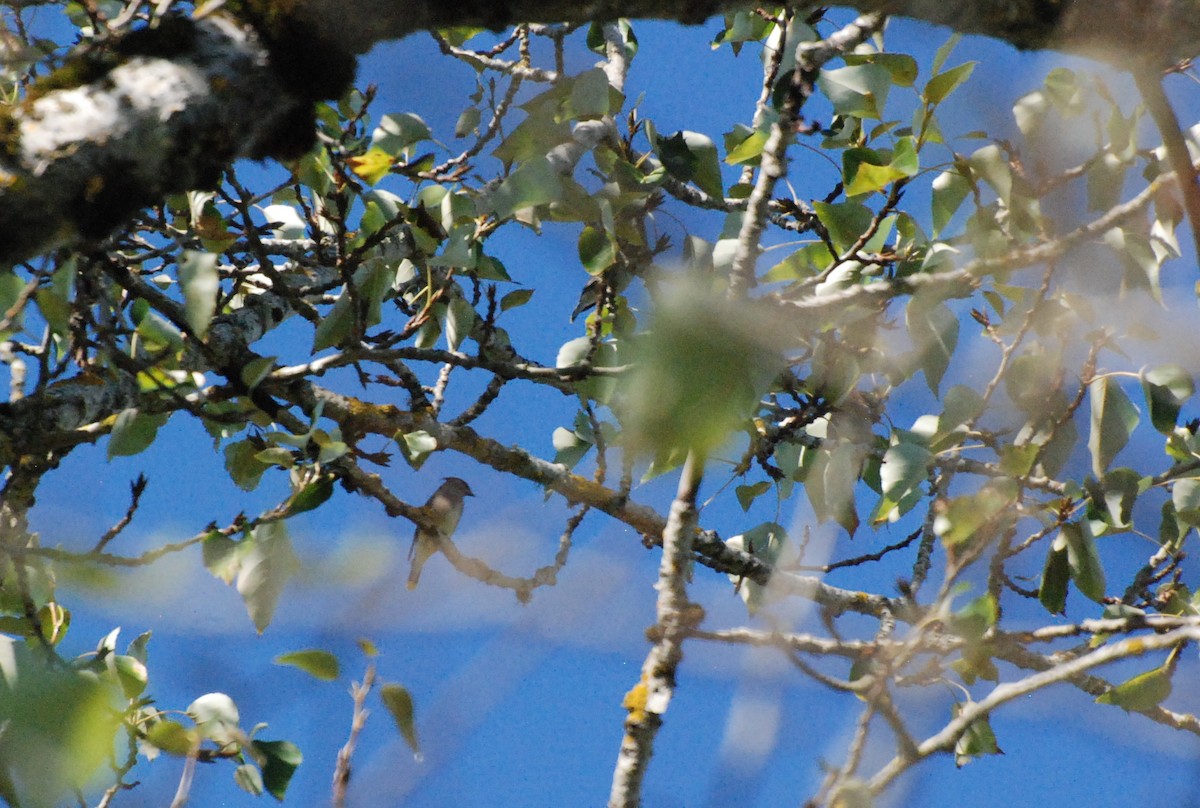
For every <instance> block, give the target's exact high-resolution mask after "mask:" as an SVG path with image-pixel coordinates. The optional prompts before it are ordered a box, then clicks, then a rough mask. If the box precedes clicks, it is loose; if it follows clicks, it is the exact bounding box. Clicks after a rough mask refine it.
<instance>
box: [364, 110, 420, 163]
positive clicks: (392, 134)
mask: <svg viewBox="0 0 1200 808" xmlns="http://www.w3.org/2000/svg"><path fill="white" fill-rule="evenodd" d="M432 137H433V133H432V132H430V130H429V126H428V125H427V124H426V123H425V121H423V120H421V118H420V117H419V116H417V115H413V114H412V113H410V112H404V113H399V114H393V115H384V116H383V117H382V118H380V119H379V125H378V126H377V127H375V131H374V132H373V133H372V134H371V148H372V149H379V150H380V151H382V152H384V153H385V154H386V155H389V156H391V157H395V156H397V155H398V154H400V153H401V152H403V151H404V150H405V149H407V148H408V147H409V146H412V145H413V144H415V143H419V142H421V141H422V140H429V139H431V138H432Z"/></svg>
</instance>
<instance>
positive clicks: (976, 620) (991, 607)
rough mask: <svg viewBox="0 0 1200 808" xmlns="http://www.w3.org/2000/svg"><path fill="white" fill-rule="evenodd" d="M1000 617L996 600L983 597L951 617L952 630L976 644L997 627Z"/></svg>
mask: <svg viewBox="0 0 1200 808" xmlns="http://www.w3.org/2000/svg"><path fill="white" fill-rule="evenodd" d="M999 617H1000V610H999V609H998V608H997V606H996V599H995V598H994V597H992V596H991V595H981V596H979V597H977V598H975V599H974V600H972V601H971V602H970V603H968V604H967V605H965V606H963V607H962V608H961V609H959V610H958V611H956V612H955V613H954V614H953V615H952V616H951V617H950V629H951V630H952V631H953V632H954V633H955V634H958V635H959V636H960V637H963V638H964V639H967V640H970V641H972V642H976V641H978V640H980V639H981V638H982V637H983V635H984V634H985V633H986V632H987V630H988V629H990V628H991V627H992V626H994V625H996V620H997V619H999Z"/></svg>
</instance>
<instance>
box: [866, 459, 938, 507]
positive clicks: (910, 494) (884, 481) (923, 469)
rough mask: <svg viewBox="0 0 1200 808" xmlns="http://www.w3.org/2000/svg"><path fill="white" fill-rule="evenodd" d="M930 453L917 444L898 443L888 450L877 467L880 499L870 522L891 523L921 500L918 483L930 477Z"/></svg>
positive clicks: (931, 460)
mask: <svg viewBox="0 0 1200 808" xmlns="http://www.w3.org/2000/svg"><path fill="white" fill-rule="evenodd" d="M932 462H933V453H932V452H930V451H929V449H927V448H926V447H924V446H922V445H921V444H919V443H897V444H895V445H894V446H891V447H889V448H888V450H887V452H885V453H884V455H883V462H882V464H881V465H880V467H879V480H880V485H881V488H882V492H883V496H882V497H880V500H879V505H878V506H876V508H875V513H874V514H873V515H872V516H871V521H872V522H874V523H876V524H878V523H880V522H894V521H896V520H897V519H899V518H900V517H901V516H903V515H904V514H905V513H906V512H907V511H908V510H909V509H911V508H912V507H913V506H914V505H915V504H917V502H919V501H920V499H921V493H922V492H921V484H922V483H924V482H925V481H926V480H927V479H928V478H929V466H930V464H931V463H932Z"/></svg>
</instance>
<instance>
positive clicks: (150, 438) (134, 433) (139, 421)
mask: <svg viewBox="0 0 1200 808" xmlns="http://www.w3.org/2000/svg"><path fill="white" fill-rule="evenodd" d="M170 417H171V414H170V413H162V414H157V415H144V414H142V413H140V412H138V411H137V410H136V409H128V410H122V411H121V412H120V413H119V414H118V415H117V417H116V420H115V421H113V426H112V432H111V433H109V436H108V459H109V460H112V459H113V458H114V457H125V456H128V455H135V454H139V453H140V452H142V451H143V450H144V449H146V448H147V447H148V446H149V445H150V444H151V443H153V442H154V438H155V437H157V436H158V430H159V428H160V427H161V426H162V425H163V424H165V423H166V422H167V419H168V418H170Z"/></svg>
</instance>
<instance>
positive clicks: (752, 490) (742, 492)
mask: <svg viewBox="0 0 1200 808" xmlns="http://www.w3.org/2000/svg"><path fill="white" fill-rule="evenodd" d="M770 490H771V483H770V481H769V480H759V481H758V482H756V483H754V484H753V485H739V486H738V487H737V488H736V489H735V491H734V493H735V494H736V495H737V501H738V504H739V505H741V506H742V510H743V511H748V510H750V506H751V505H753V504H754V500H756V499H758V497H760V496H762V495H763V494H765V493H767V492H768V491H770Z"/></svg>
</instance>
